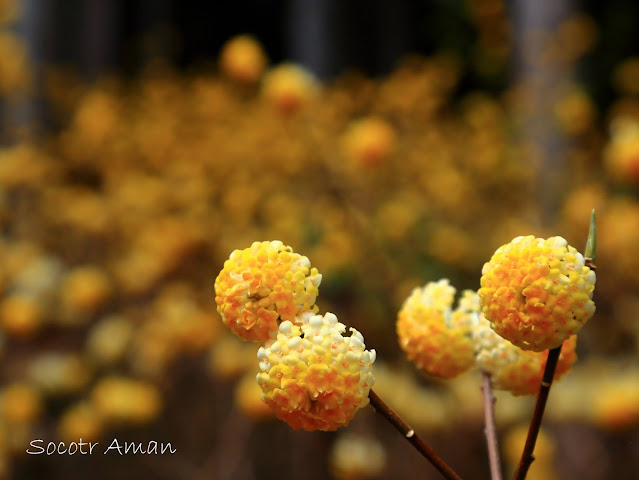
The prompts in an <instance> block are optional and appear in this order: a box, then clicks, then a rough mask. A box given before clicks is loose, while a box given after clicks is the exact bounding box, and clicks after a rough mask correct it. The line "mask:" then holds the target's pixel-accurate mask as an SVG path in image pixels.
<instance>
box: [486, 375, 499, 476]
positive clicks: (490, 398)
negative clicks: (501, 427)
mask: <svg viewBox="0 0 639 480" xmlns="http://www.w3.org/2000/svg"><path fill="white" fill-rule="evenodd" d="M481 374H482V377H483V384H482V387H481V391H482V393H483V396H484V419H485V420H484V421H485V423H486V427H485V429H484V433H485V435H486V445H487V446H488V458H489V461H490V478H491V479H492V480H502V474H501V461H500V459H499V446H498V445H497V430H496V428H495V401H496V399H495V396H494V395H493V390H492V387H491V384H490V373H488V372H484V371H482V372H481Z"/></svg>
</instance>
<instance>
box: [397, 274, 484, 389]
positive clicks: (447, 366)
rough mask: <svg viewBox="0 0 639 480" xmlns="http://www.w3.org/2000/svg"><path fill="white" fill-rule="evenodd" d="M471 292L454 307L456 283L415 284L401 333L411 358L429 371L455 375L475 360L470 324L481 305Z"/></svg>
mask: <svg viewBox="0 0 639 480" xmlns="http://www.w3.org/2000/svg"><path fill="white" fill-rule="evenodd" d="M468 294H469V292H468V291H466V292H464V294H463V295H464V296H463V297H462V299H461V300H460V302H459V306H458V308H457V309H455V310H454V311H453V310H452V305H453V299H454V297H455V287H453V286H451V285H450V284H449V283H448V280H447V279H442V280H439V281H438V282H429V283H427V284H426V285H425V286H424V287H422V288H415V289H414V290H413V292H412V293H411V294H410V296H409V297H408V298H407V299H406V300H405V301H404V304H403V305H402V308H401V309H400V311H399V314H398V319H397V336H398V339H399V345H400V346H401V347H402V349H403V350H404V352H406V355H407V356H408V359H409V360H411V361H412V362H414V363H415V364H416V365H417V366H418V367H419V368H420V369H422V370H424V371H425V372H426V373H429V374H431V375H435V376H437V377H442V378H452V377H455V376H457V375H460V374H462V373H464V372H465V371H466V370H468V369H469V368H470V367H471V366H472V365H473V362H474V356H473V343H472V341H471V339H470V325H471V322H472V321H473V311H474V310H475V309H477V308H478V307H476V306H474V305H472V303H471V302H469V301H468V299H469V297H468Z"/></svg>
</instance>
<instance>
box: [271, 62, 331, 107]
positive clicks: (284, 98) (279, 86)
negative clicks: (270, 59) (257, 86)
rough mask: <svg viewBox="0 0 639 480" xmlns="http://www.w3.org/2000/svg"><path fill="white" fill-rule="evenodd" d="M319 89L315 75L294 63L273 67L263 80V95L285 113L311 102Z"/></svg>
mask: <svg viewBox="0 0 639 480" xmlns="http://www.w3.org/2000/svg"><path fill="white" fill-rule="evenodd" d="M318 90H319V85H318V83H317V80H316V79H315V78H314V77H313V75H312V74H311V73H310V72H308V71H307V70H305V69H304V68H303V67H301V66H299V65H294V64H292V63H284V64H281V65H278V66H276V67H273V68H272V69H271V70H270V71H269V72H268V73H267V74H266V75H265V76H264V79H263V81H262V96H263V97H264V98H265V99H266V100H267V102H269V103H270V104H271V105H273V106H274V107H275V108H276V109H277V111H279V112H281V113H283V114H292V113H295V112H297V111H298V110H300V109H301V108H303V107H304V106H306V105H307V104H309V103H310V102H311V101H312V100H314V99H315V97H316V96H317V94H318Z"/></svg>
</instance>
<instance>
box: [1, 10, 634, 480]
mask: <svg viewBox="0 0 639 480" xmlns="http://www.w3.org/2000/svg"><path fill="white" fill-rule="evenodd" d="M638 26H639V4H637V3H636V2H634V1H632V0H623V1H622V0H613V1H608V2H597V1H582V2H578V1H568V0H562V1H556V2H537V1H535V0H513V1H510V2H506V1H503V0H463V1H462V0H412V1H409V0H405V1H391V0H376V1H363V0H353V1H339V0H323V1H313V0H287V1H285V0H238V1H234V2H231V1H219V2H178V1H171V0H154V1H150V0H138V1H121V0H91V1H82V0H55V1H53V0H49V1H47V0H23V1H20V0H2V1H0V122H1V125H0V142H1V148H0V338H1V342H0V355H1V359H0V362H1V363H0V365H1V367H0V382H1V386H0V477H1V478H11V479H24V480H27V479H44V478H46V479H63V478H64V479H65V480H73V479H76V478H77V479H80V478H86V477H87V476H90V477H91V478H96V479H102V478H104V479H107V478H114V477H117V478H122V479H133V478H136V479H137V478H148V479H177V478H180V479H200V478H201V479H205V478H206V479H216V480H218V479H219V480H222V479H238V480H240V479H246V480H249V479H271V478H277V479H279V480H284V479H293V478H295V479H327V478H336V479H364V478H392V479H409V478H410V479H412V478H416V477H417V476H419V478H439V477H438V474H437V473H436V471H435V470H434V469H433V468H432V467H431V466H430V465H429V464H428V463H427V462H426V461H425V460H424V459H423V458H421V457H420V456H419V455H418V454H417V453H416V452H415V451H413V449H412V448H411V447H410V446H409V445H408V444H407V443H406V442H405V440H404V439H402V438H401V436H400V435H399V434H398V433H397V432H395V431H394V430H393V429H392V428H391V427H390V426H389V425H387V424H386V422H385V420H384V419H382V418H381V417H380V416H379V415H376V414H375V413H374V412H373V410H372V408H370V407H367V408H366V409H364V410H362V411H361V412H359V413H358V415H357V417H356V418H355V420H354V421H353V422H352V423H351V425H349V426H348V427H347V428H345V429H342V431H338V432H334V433H306V432H292V431H291V430H290V428H289V427H288V426H287V425H285V424H283V423H282V422H279V421H277V420H274V419H273V418H272V416H271V415H270V412H269V411H268V410H267V409H266V407H265V406H264V405H263V404H262V403H261V401H260V399H259V388H258V387H257V385H256V383H255V381H254V378H255V374H256V373H257V368H258V367H257V360H256V357H255V354H256V351H257V347H258V346H257V345H256V344H245V343H242V342H240V341H238V340H236V339H235V338H234V337H232V335H231V334H230V333H228V332H227V331H225V329H224V327H223V325H222V323H221V320H220V317H219V315H218V314H217V312H216V310H215V301H214V294H213V284H214V280H215V277H216V275H217V273H218V272H219V271H220V269H221V267H222V264H223V262H224V260H225V259H226V258H228V256H229V254H230V253H231V251H233V250H234V249H237V248H246V247H248V246H249V245H250V244H251V243H252V242H253V241H256V240H272V239H278V240H282V241H283V242H284V243H286V244H288V245H291V246H292V247H293V249H294V250H295V251H296V252H298V253H301V254H303V255H306V256H307V257H309V259H310V260H311V263H312V265H313V266H316V267H317V268H318V269H319V271H320V273H322V275H323V280H322V284H321V287H320V295H319V298H318V305H319V307H320V310H321V311H332V312H334V313H336V314H337V316H338V318H339V319H340V321H342V322H343V323H345V324H347V325H349V326H354V327H356V328H358V329H359V330H360V331H361V332H362V333H363V335H364V337H365V339H366V344H367V347H368V348H375V349H376V350H377V354H378V360H377V362H376V366H375V374H376V377H377V383H376V384H375V387H374V388H375V390H376V391H377V392H378V393H379V395H380V396H381V397H382V398H384V399H385V400H386V402H387V403H389V404H390V405H391V406H392V407H393V408H395V409H396V410H398V411H399V412H400V413H401V414H402V415H404V416H405V418H406V419H407V420H408V421H409V422H411V424H412V425H413V426H414V427H415V429H416V430H417V431H418V432H420V433H421V434H422V435H423V436H424V437H425V438H426V439H427V440H428V441H429V442H431V443H432V444H433V446H434V447H435V448H436V449H437V450H438V451H439V452H441V454H442V456H443V457H444V458H446V459H447V460H448V461H449V462H450V463H451V464H452V466H453V467H454V468H455V469H456V470H457V471H458V472H459V473H460V474H461V475H462V476H463V477H464V478H468V479H481V478H487V477H488V463H487V455H486V449H485V446H484V439H483V419H482V410H481V409H482V405H481V394H480V390H479V388H480V379H479V377H478V375H477V374H476V372H473V373H467V374H465V375H463V376H462V377H460V378H458V379H456V380H452V381H447V382H440V381H436V380H434V379H432V378H428V377H426V376H425V375H422V374H420V373H419V372H418V371H417V370H416V369H415V368H414V367H413V366H412V365H410V364H409V363H408V361H407V360H406V359H405V357H404V356H403V355H402V353H401V351H400V350H399V348H398V346H397V341H396V335H395V320H396V316H397V311H398V309H399V308H400V306H401V304H402V302H403V300H404V299H405V298H406V296H407V295H408V294H409V293H410V291H411V289H412V288H414V287H416V286H421V285H423V284H424V283H426V282H427V281H432V280H438V279H440V278H443V277H446V278H449V279H450V280H451V283H452V284H453V285H455V286H456V287H457V289H458V291H461V290H462V289H465V288H471V289H477V288H478V286H479V277H480V273H481V267H482V265H483V263H484V262H485V261H487V260H488V259H489V258H490V255H491V254H492V253H493V252H494V250H495V249H496V248H497V247H498V246H500V245H502V244H503V243H506V242H508V241H510V240H511V239H512V238H513V237H515V236H517V235H528V234H532V235H537V236H542V237H547V236H553V235H560V236H563V237H565V238H566V239H567V240H568V241H569V243H570V244H572V245H573V246H575V247H576V248H577V249H579V250H583V246H584V244H585V239H586V234H587V226H588V220H589V216H590V211H591V209H593V208H595V209H596V211H597V218H598V231H599V255H598V259H597V264H598V270H597V276H598V278H597V280H598V281H597V288H596V291H595V302H596V304H597V313H596V315H595V317H594V318H593V319H592V320H591V321H590V322H589V323H588V324H587V326H586V327H585V328H584V329H583V330H582V332H581V333H580V335H579V342H578V346H577V352H578V354H579V357H580V359H579V361H578V363H577V364H576V365H575V367H574V368H573V372H572V373H571V374H569V375H568V376H566V378H564V379H562V380H561V381H560V382H558V383H557V384H556V385H555V386H554V387H553V391H552V393H551V396H550V401H549V405H548V410H547V416H546V418H545V422H544V430H543V431H542V436H541V437H540V441H539V444H538V450H537V452H536V453H537V461H536V462H535V464H534V465H533V467H532V469H531V471H530V477H529V478H543V479H552V478H581V479H582V480H589V479H593V480H594V479H609V478H615V479H634V478H637V475H638V474H637V470H638V469H639V430H638V429H637V425H638V424H639V367H638V360H639V358H638V352H639V350H638V345H637V342H638V338H639V321H638V314H639V296H638V287H639V201H638V193H639V37H638V36H637V35H636V31H637V27H638ZM531 402H532V399H530V398H522V397H512V396H510V395H508V394H501V393H499V392H498V401H497V406H496V408H497V421H498V433H499V436H500V441H501V446H502V456H503V463H504V467H505V469H506V472H510V471H511V469H512V466H513V463H514V462H516V460H517V459H518V455H519V453H520V451H521V448H522V446H523V442H524V435H525V429H526V425H527V421H528V419H529V417H530V414H531V412H532V403H531ZM79 438H82V439H83V440H84V441H89V440H90V441H94V442H95V441H98V442H100V445H99V446H98V447H97V450H100V451H98V452H97V453H94V454H93V455H86V456H80V455H77V454H76V455H74V456H68V455H51V456H47V455H38V456H35V455H27V454H26V453H25V450H26V449H27V448H28V445H29V442H30V441H31V440H33V439H43V440H44V442H45V446H46V443H47V442H49V441H54V442H59V441H65V442H71V441H78V439H79ZM113 438H117V439H119V440H120V442H124V441H128V442H141V443H142V444H144V445H145V446H146V445H147V444H148V442H149V441H157V442H164V443H166V442H170V443H171V445H172V446H173V448H177V450H178V452H177V453H176V454H174V455H168V454H166V455H147V456H145V455H131V454H130V455H123V456H119V455H117V454H113V453H111V454H109V455H102V451H103V449H104V448H106V446H107V445H108V444H110V443H111V440H112V439H113Z"/></svg>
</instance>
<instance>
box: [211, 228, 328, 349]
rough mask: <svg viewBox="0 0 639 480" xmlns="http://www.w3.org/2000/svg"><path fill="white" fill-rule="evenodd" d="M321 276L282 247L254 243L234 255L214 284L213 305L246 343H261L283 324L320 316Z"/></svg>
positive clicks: (272, 242) (307, 260) (302, 260)
mask: <svg viewBox="0 0 639 480" xmlns="http://www.w3.org/2000/svg"><path fill="white" fill-rule="evenodd" d="M321 281H322V276H321V275H320V274H319V273H318V271H317V269H316V268H312V267H311V263H310V261H309V259H308V258H307V257H305V256H302V255H299V254H297V253H294V252H293V249H292V248H291V247H289V246H287V245H284V244H283V243H282V242H280V241H278V240H275V241H271V242H268V241H267V242H254V243H253V245H251V246H250V247H249V248H246V249H244V250H235V251H234V252H233V253H231V256H230V257H229V259H228V260H227V261H226V262H224V268H223V269H222V271H221V272H220V274H219V275H218V277H217V279H216V280H215V302H216V303H217V311H218V312H219V313H220V315H221V316H222V320H223V322H224V324H225V325H226V326H227V327H229V328H230V329H231V331H232V332H233V333H235V334H236V335H237V336H238V337H240V338H241V339H242V340H247V341H258V342H263V341H265V340H267V339H268V338H269V336H270V335H271V334H273V335H275V334H276V333H277V330H278V326H279V324H280V323H281V322H285V321H290V322H293V323H299V320H297V319H296V317H297V316H298V315H299V314H301V313H303V312H305V311H312V312H317V306H316V305H315V299H316V298H317V294H318V293H319V291H318V287H319V285H320V282H321Z"/></svg>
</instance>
